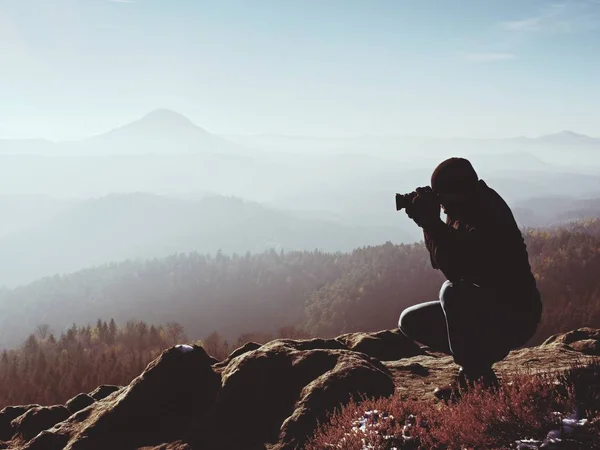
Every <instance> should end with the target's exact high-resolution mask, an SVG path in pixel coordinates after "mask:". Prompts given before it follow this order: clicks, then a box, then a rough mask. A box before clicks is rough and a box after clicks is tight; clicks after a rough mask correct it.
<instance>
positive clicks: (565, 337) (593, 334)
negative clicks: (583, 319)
mask: <svg viewBox="0 0 600 450" xmlns="http://www.w3.org/2000/svg"><path fill="white" fill-rule="evenodd" d="M587 339H594V340H600V329H597V328H588V327H584V328H578V329H576V330H573V331H569V332H567V333H560V334H555V335H553V336H550V337H549V338H548V339H546V340H545V341H544V343H543V344H542V345H543V346H544V345H552V344H569V345H570V344H572V343H573V342H577V341H583V340H587Z"/></svg>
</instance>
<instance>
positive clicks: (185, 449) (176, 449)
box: [137, 441, 192, 450]
mask: <svg viewBox="0 0 600 450" xmlns="http://www.w3.org/2000/svg"><path fill="white" fill-rule="evenodd" d="M137 450H192V447H190V446H189V444H187V443H185V442H183V441H176V442H171V443H169V444H162V445H155V446H154V447H140V448H138V449H137Z"/></svg>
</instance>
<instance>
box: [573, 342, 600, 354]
mask: <svg viewBox="0 0 600 450" xmlns="http://www.w3.org/2000/svg"><path fill="white" fill-rule="evenodd" d="M569 347H571V348H572V349H573V350H575V351H578V352H581V353H583V354H585V355H596V356H600V340H597V339H582V340H580V341H575V342H573V343H571V344H569Z"/></svg>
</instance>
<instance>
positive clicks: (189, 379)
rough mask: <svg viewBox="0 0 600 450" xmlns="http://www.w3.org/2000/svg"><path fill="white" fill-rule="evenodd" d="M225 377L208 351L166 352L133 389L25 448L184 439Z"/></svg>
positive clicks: (75, 448) (74, 449) (77, 449)
mask: <svg viewBox="0 0 600 450" xmlns="http://www.w3.org/2000/svg"><path fill="white" fill-rule="evenodd" d="M219 387H220V377H219V375H218V374H217V373H215V372H214V371H213V369H212V367H211V366H210V357H209V356H208V355H207V354H206V352H205V351H204V349H202V348H201V347H198V346H194V348H193V351H189V352H183V351H181V350H180V349H176V348H174V347H173V348H170V349H168V350H165V351H164V352H163V353H162V354H161V356H160V357H158V358H157V359H156V360H154V361H153V362H151V363H150V364H149V365H148V367H146V369H145V370H144V372H143V373H142V374H141V375H140V376H138V377H137V378H135V379H134V380H133V381H132V382H131V383H130V384H129V386H127V387H125V388H123V389H122V390H121V391H119V392H118V393H116V394H113V396H112V397H109V398H106V399H104V400H103V401H99V402H96V403H94V404H93V405H91V406H90V407H88V408H86V409H84V410H81V411H79V412H78V413H76V414H74V415H72V416H71V417H69V419H68V420H66V421H64V422H62V423H61V424H60V425H58V426H56V427H54V428H53V429H51V430H48V431H47V432H45V433H42V434H40V435H39V436H38V437H37V438H36V439H34V440H32V441H31V442H30V443H29V444H28V445H27V446H26V447H23V449H28V450H37V449H39V450H42V449H43V450H59V449H61V450H62V449H63V448H65V449H68V450H95V449H99V448H110V449H115V450H116V449H136V448H140V447H144V446H149V447H152V446H157V445H163V444H164V443H165V442H174V441H176V440H178V439H181V438H182V435H184V434H185V432H186V430H187V428H188V427H189V425H190V422H191V421H192V419H193V418H195V417H201V416H202V415H203V414H205V413H206V412H207V410H209V408H210V407H211V406H212V404H213V402H214V400H215V397H216V396H217V393H218V391H219Z"/></svg>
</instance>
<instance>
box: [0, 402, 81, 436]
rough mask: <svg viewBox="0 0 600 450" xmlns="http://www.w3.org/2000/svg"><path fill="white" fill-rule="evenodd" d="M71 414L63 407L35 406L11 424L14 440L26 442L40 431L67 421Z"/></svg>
mask: <svg viewBox="0 0 600 450" xmlns="http://www.w3.org/2000/svg"><path fill="white" fill-rule="evenodd" d="M70 415H71V413H70V412H69V410H68V409H67V408H65V407H64V406H63V405H55V406H36V407H34V408H31V409H29V410H27V412H25V413H24V414H22V415H21V416H19V417H17V418H16V419H15V420H13V421H12V422H11V424H12V426H13V428H14V440H16V441H20V442H26V441H29V440H30V439H33V438H34V437H36V436H37V435H38V434H39V433H40V432H41V431H43V430H47V429H48V428H52V427H53V426H54V425H56V424H57V423H59V422H62V421H63V420H65V419H67V418H68V417H69V416H70Z"/></svg>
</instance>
